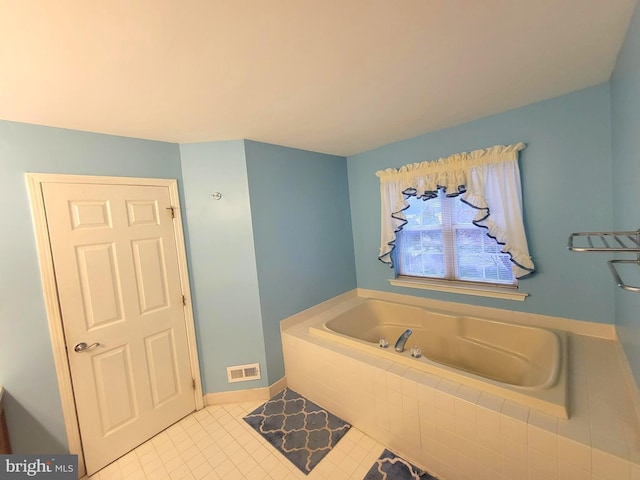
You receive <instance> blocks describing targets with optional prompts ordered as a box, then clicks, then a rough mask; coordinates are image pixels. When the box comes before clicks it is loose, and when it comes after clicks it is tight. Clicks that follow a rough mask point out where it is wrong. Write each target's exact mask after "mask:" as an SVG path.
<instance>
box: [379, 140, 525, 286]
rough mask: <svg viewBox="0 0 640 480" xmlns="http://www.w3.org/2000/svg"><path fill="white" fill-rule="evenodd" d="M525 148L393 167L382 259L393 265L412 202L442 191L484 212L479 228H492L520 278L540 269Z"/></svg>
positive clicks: (387, 176) (385, 189) (384, 206)
mask: <svg viewBox="0 0 640 480" xmlns="http://www.w3.org/2000/svg"><path fill="white" fill-rule="evenodd" d="M523 148H525V144H524V143H518V144H515V145H507V146H503V145H496V146H494V147H490V148H486V149H482V150H475V151H473V152H465V153H457V154H455V155H451V156H449V157H446V158H440V159H439V160H435V161H430V162H421V163H412V164H409V165H404V166H402V167H400V168H398V169H395V168H387V169H386V170H380V171H378V172H376V175H377V176H378V177H379V178H380V198H381V214H382V217H381V227H382V228H381V244H380V254H379V256H378V258H379V259H380V260H381V261H382V262H384V263H387V264H389V265H391V266H393V261H392V252H393V250H394V248H395V242H396V233H397V232H399V231H400V230H402V227H403V226H404V225H405V224H406V223H407V220H406V217H405V215H404V210H406V209H407V208H408V207H409V203H408V202H407V200H406V199H407V198H408V197H411V196H416V197H418V198H422V199H423V200H428V199H430V198H434V197H436V196H437V194H438V189H444V190H445V192H446V194H447V196H456V195H461V199H462V201H464V202H465V203H467V204H469V205H471V206H472V207H474V208H476V209H477V210H478V213H477V215H476V217H475V218H474V220H473V223H474V225H476V226H478V227H482V228H485V229H487V235H489V236H490V237H493V238H495V239H496V240H497V241H498V243H499V244H500V245H501V246H502V252H503V253H508V254H509V255H510V256H511V261H512V269H513V273H514V276H515V277H516V278H521V277H523V276H525V275H528V274H530V273H532V272H533V271H534V269H535V267H534V265H533V262H532V261H531V257H530V256H529V248H528V246H527V239H526V237H525V232H524V222H523V218H522V192H521V187H520V169H519V167H518V152H519V151H520V150H522V149H523Z"/></svg>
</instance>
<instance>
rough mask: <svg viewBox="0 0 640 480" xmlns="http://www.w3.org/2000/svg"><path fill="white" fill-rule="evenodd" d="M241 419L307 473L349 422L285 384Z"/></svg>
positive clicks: (341, 433)
mask: <svg viewBox="0 0 640 480" xmlns="http://www.w3.org/2000/svg"><path fill="white" fill-rule="evenodd" d="M244 420H245V421H246V422H247V423H248V424H249V425H251V426H252V427H253V428H254V429H255V430H256V431H257V432H258V433H260V435H262V436H263V437H264V438H265V439H266V440H267V441H268V442H269V443H270V444H271V445H273V446H274V447H275V448H277V449H278V450H279V451H280V452H282V454H283V455H284V456H285V457H287V458H288V459H289V460H290V461H291V463H293V464H294V465H295V466H296V467H298V468H299V469H300V471H302V473H304V474H305V475H308V474H309V472H310V471H311V470H313V468H314V467H315V466H316V465H317V464H318V463H319V462H320V460H322V459H323V458H324V456H325V455H326V454H327V453H329V451H330V450H331V449H332V448H333V446H334V445H335V444H336V443H338V440H340V439H341V438H342V437H343V436H344V435H345V433H347V431H348V430H349V428H351V425H349V424H348V423H346V422H345V421H344V420H341V419H340V418H338V417H336V416H335V415H333V414H332V413H329V412H327V411H326V410H324V409H323V408H320V407H319V406H318V405H316V404H315V403H313V402H311V401H310V400H307V399H306V398H304V397H303V396H301V395H300V394H298V393H296V392H294V391H293V390H289V389H288V388H287V389H285V390H283V391H282V392H280V393H279V394H277V395H276V396H274V397H273V398H272V399H270V400H269V401H268V402H267V403H265V404H264V405H261V406H260V407H258V408H256V409H255V410H254V411H253V412H251V413H250V414H249V415H247V416H246V417H244Z"/></svg>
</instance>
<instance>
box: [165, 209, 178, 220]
mask: <svg viewBox="0 0 640 480" xmlns="http://www.w3.org/2000/svg"><path fill="white" fill-rule="evenodd" d="M167 210H169V213H170V214H171V218H176V207H167Z"/></svg>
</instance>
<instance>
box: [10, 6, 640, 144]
mask: <svg viewBox="0 0 640 480" xmlns="http://www.w3.org/2000/svg"><path fill="white" fill-rule="evenodd" d="M635 4H636V0H95V1H94V0H0V118H2V119H5V120H13V121H19V122H28V123H34V124H41V125H51V126H58V127H65V128H73V129H78V130H87V131H93V132H102V133H109V134H116V135H125V136H131V137H139V138H146V139H154V140H163V141H168V142H177V143H190V142H199V141H217V140H227V139H240V138H246V139H252V140H258V141H263V142H268V143H274V144H279V145H285V146H290V147H297V148H303V149H306V150H313V151H319V152H327V153H334V154H339V155H351V154H354V153H358V152H362V151H365V150H369V149H372V148H375V147H377V146H380V145H384V144H387V143H390V142H394V141H398V140H403V139H406V138H410V137H413V136H416V135H419V134H422V133H426V132H428V131H433V130H437V129H440V128H444V127H448V126H452V125H456V124H460V123H464V122H467V121H469V120H473V119H476V118H480V117H483V116H486V115H489V114H493V113H498V112H501V111H505V110H508V109H511V108H514V107H518V106H522V105H526V104H530V103H533V102H536V101H539V100H543V99H546V98H551V97H555V96H558V95H562V94H564V93H567V92H570V91H574V90H578V89H581V88H585V87H589V86H592V85H597V84H599V83H602V82H606V81H607V80H608V79H609V78H610V75H611V72H612V69H613V66H614V64H615V60H616V57H617V54H618V51H619V49H620V46H621V44H622V41H623V38H624V34H625V31H626V28H627V26H628V23H629V20H630V17H631V15H632V13H633V9H634V7H635Z"/></svg>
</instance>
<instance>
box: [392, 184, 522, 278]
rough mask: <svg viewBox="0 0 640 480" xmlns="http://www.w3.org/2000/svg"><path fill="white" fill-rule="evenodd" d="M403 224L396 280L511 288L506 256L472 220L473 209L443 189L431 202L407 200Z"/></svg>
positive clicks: (493, 240)
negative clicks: (404, 277) (415, 278)
mask: <svg viewBox="0 0 640 480" xmlns="http://www.w3.org/2000/svg"><path fill="white" fill-rule="evenodd" d="M407 202H408V204H409V208H408V209H407V210H405V211H404V215H405V218H406V220H407V224H406V225H404V227H403V229H402V230H401V231H400V232H399V233H398V234H397V237H396V238H397V244H396V246H397V250H396V256H397V257H396V258H397V269H398V273H399V274H400V275H406V276H411V277H427V278H436V279H445V280H460V281H467V282H481V283H489V284H498V285H514V284H515V279H514V276H513V272H512V268H511V260H510V256H509V254H506V253H502V252H501V247H500V245H499V244H498V242H497V241H496V240H495V239H493V238H491V237H489V236H488V235H487V231H486V229H483V228H479V227H477V226H475V225H474V224H473V223H472V221H473V219H474V217H475V216H476V214H477V210H476V209H475V208H473V207H471V206H469V205H467V204H466V203H464V202H462V201H461V200H460V197H447V196H446V195H445V194H444V192H443V190H439V192H438V196H437V197H435V198H432V199H429V200H426V201H424V200H422V199H417V198H416V197H409V198H408V199H407Z"/></svg>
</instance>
